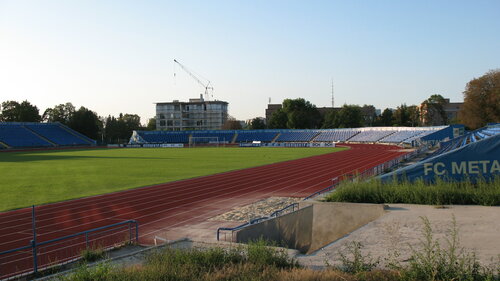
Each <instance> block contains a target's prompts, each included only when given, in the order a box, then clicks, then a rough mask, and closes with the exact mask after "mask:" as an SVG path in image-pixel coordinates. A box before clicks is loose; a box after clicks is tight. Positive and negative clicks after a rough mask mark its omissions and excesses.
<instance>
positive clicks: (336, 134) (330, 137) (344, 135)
mask: <svg viewBox="0 0 500 281" xmlns="http://www.w3.org/2000/svg"><path fill="white" fill-rule="evenodd" d="M358 133H359V131H355V130H343V129H340V130H335V129H334V130H328V131H321V132H320V133H319V135H318V136H317V137H316V138H314V141H317V142H320V141H335V142H345V141H347V140H348V139H350V138H352V137H353V136H354V135H356V134H358Z"/></svg>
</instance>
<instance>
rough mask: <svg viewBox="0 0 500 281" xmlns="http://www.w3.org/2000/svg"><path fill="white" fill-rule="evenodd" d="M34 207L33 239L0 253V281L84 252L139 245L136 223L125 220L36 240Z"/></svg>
mask: <svg viewBox="0 0 500 281" xmlns="http://www.w3.org/2000/svg"><path fill="white" fill-rule="evenodd" d="M34 210H35V208H34V207H33V211H32V214H33V229H32V232H33V239H32V240H31V241H30V242H29V244H27V245H25V246H22V247H18V248H15V249H11V250H7V251H3V252H0V279H2V280H4V279H14V278H18V277H20V276H25V275H31V274H33V275H35V276H36V275H37V273H38V272H39V271H42V270H46V269H49V268H52V267H55V266H59V265H61V264H65V263H69V262H72V261H75V260H78V259H80V258H81V256H82V252H83V251H84V250H96V249H102V250H108V249H111V248H113V247H116V246H118V245H123V244H126V243H132V242H134V241H137V242H138V238H139V224H138V222H137V221H135V220H127V221H123V222H118V223H114V224H110V225H105V226H102V227H98V228H93V229H90V230H86V231H81V232H78V233H74V234H71V235H67V236H64V237H58V238H54V239H49V240H45V241H38V239H37V238H39V236H38V235H37V233H36V227H35V219H34V218H35V211H34Z"/></svg>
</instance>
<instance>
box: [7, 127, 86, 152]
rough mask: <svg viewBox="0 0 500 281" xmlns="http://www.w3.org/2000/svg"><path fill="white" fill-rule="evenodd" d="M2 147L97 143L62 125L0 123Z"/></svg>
mask: <svg viewBox="0 0 500 281" xmlns="http://www.w3.org/2000/svg"><path fill="white" fill-rule="evenodd" d="M0 142H2V143H3V145H0V147H2V148H6V147H5V145H7V146H8V147H11V148H32V147H57V146H70V145H79V146H81V145H95V141H94V140H91V139H89V138H87V137H84V136H83V135H81V134H79V133H77V132H76V131H74V130H71V129H70V128H68V127H66V126H64V125H62V124H60V123H27V122H26V123H21V122H2V123H0Z"/></svg>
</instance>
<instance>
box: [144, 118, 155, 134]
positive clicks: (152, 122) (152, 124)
mask: <svg viewBox="0 0 500 281" xmlns="http://www.w3.org/2000/svg"><path fill="white" fill-rule="evenodd" d="M146 130H148V131H154V130H156V117H153V118H149V120H148V125H147V126H146Z"/></svg>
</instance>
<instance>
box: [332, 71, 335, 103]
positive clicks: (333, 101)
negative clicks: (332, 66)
mask: <svg viewBox="0 0 500 281" xmlns="http://www.w3.org/2000/svg"><path fill="white" fill-rule="evenodd" d="M334 107H335V100H334V98H333V78H332V108H334Z"/></svg>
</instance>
